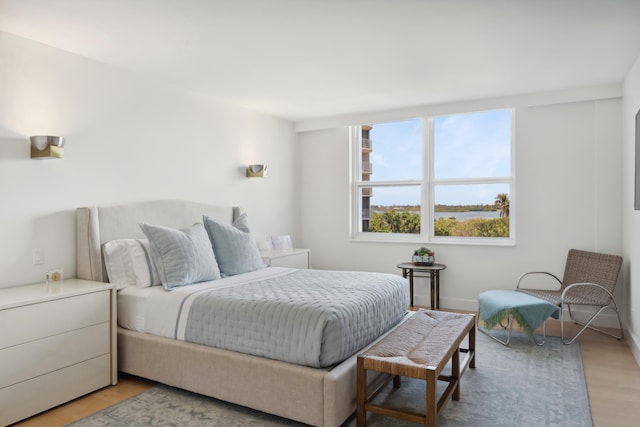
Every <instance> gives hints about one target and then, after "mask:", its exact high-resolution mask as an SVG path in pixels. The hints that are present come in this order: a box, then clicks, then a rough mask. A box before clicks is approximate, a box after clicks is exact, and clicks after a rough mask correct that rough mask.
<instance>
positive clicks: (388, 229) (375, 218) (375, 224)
mask: <svg viewBox="0 0 640 427" xmlns="http://www.w3.org/2000/svg"><path fill="white" fill-rule="evenodd" d="M369 229H370V230H371V231H372V232H375V233H405V234H407V233H408V234H419V233H420V214H417V213H411V212H409V211H407V210H405V211H402V212H400V213H398V212H396V211H395V210H393V209H387V210H386V212H385V213H382V214H381V213H377V212H374V213H373V215H372V216H371V221H370V223H369Z"/></svg>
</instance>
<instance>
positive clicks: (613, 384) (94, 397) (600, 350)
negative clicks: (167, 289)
mask: <svg viewBox="0 0 640 427" xmlns="http://www.w3.org/2000/svg"><path fill="white" fill-rule="evenodd" d="M573 327H574V325H571V326H570V328H573ZM559 331H560V327H559V322H558V321H556V320H552V319H550V320H548V321H547V334H548V335H556V336H557V335H559ZM579 340H580V349H581V353H582V362H583V365H584V371H585V377H586V381H587V390H588V393H589V403H590V405H591V416H592V418H593V424H594V426H596V427H613V426H631V425H639V423H640V367H639V366H638V364H637V363H636V361H635V359H634V357H633V355H632V354H631V351H630V350H629V347H628V346H627V344H626V343H625V342H624V341H618V340H616V339H613V338H610V337H607V336H605V335H602V334H599V333H596V332H593V331H587V332H585V333H584V334H583V335H582V336H581V337H580V338H579ZM496 345H500V344H498V343H496ZM153 384H154V383H153V382H151V381H148V380H144V379H141V378H137V377H133V376H129V375H126V374H121V375H120V379H119V383H118V385H116V386H111V387H106V388H104V389H101V390H98V391H96V392H94V393H92V394H89V395H87V396H84V397H81V398H79V399H76V400H74V401H72V402H69V403H67V404H65V405H61V406H59V407H57V408H54V409H51V410H49V411H47V412H44V413H42V414H40V415H36V416H34V417H31V418H29V419H27V420H24V421H22V422H20V423H17V424H14V426H19V427H55V426H64V425H66V424H68V423H71V422H73V421H76V420H78V419H81V418H83V417H86V416H88V415H90V414H92V413H94V412H97V411H99V410H101V409H103V408H106V407H108V406H111V405H113V404H115V403H117V402H119V401H121V400H124V399H126V398H128V397H130V396H133V395H135V394H138V393H140V392H142V391H144V390H146V389H147V388H149V387H152V386H153Z"/></svg>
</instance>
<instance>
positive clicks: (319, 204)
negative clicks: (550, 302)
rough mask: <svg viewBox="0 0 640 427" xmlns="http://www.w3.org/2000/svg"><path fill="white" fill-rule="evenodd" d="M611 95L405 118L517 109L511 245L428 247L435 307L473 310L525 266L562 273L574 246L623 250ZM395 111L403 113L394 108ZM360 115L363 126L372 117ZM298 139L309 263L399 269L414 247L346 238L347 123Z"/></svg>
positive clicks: (617, 125)
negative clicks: (435, 277) (437, 274)
mask: <svg viewBox="0 0 640 427" xmlns="http://www.w3.org/2000/svg"><path fill="white" fill-rule="evenodd" d="M608 92H612V93H616V95H615V96H614V97H613V98H612V99H601V100H591V101H587V100H584V99H588V98H589V96H588V94H589V93H595V94H598V95H601V91H600V90H599V89H598V90H595V91H593V92H590V90H588V89H585V90H584V91H581V94H580V96H577V97H576V96H575V95H576V94H575V93H574V94H573V95H572V96H567V97H564V96H563V95H562V94H548V95H547V96H542V97H541V96H539V95H536V96H528V97H527V96H519V97H513V98H503V99H494V100H486V101H474V102H469V103H464V104H458V105H446V106H430V107H425V108H424V109H423V111H422V112H420V111H416V110H415V109H413V110H412V111H411V112H412V113H413V114H414V115H412V116H405V117H403V118H405V119H406V118H411V117H416V116H417V113H421V114H432V113H443V112H446V113H453V112H468V111H477V110H482V109H490V108H500V107H515V108H516V163H517V165H516V192H515V196H516V197H515V198H514V201H515V203H516V210H512V214H513V215H516V233H517V234H516V236H517V245H516V246H514V247H497V246H461V245H446V244H440V245H436V244H431V243H429V246H430V247H432V248H434V249H435V252H436V260H437V261H438V262H442V263H444V264H446V265H447V269H446V270H445V271H444V272H443V273H442V274H441V306H443V307H447V308H457V309H476V308H477V303H476V301H477V295H478V294H479V293H480V292H482V291H485V290H489V289H500V288H503V289H512V288H514V287H515V284H516V281H517V279H518V277H519V275H520V274H521V273H523V272H525V271H532V270H540V269H543V270H547V271H551V272H554V273H557V274H558V275H560V276H561V275H562V273H563V268H564V261H565V258H566V254H567V250H568V249H570V248H580V249H585V250H596V251H601V252H608V253H614V254H620V253H622V227H621V222H622V214H621V206H622V199H621V180H622V174H621V156H622V154H621V149H622V142H621V139H622V136H621V100H620V97H619V95H620V92H621V88H620V87H618V89H617V90H616V89H615V88H614V89H613V90H612V91H608ZM563 98H566V102H563ZM545 100H546V102H548V101H552V102H553V103H552V104H549V103H546V102H545ZM391 116H393V118H394V119H398V118H400V116H399V114H398V112H391V113H390V114H389V117H391ZM361 119H362V121H360V122H359V123H369V122H371V121H372V120H367V118H366V117H361ZM373 122H374V123H375V120H373ZM355 123H358V122H355ZM299 138H300V142H301V171H302V172H301V175H302V176H301V186H302V198H301V200H302V203H301V221H302V224H301V225H302V226H301V237H302V244H303V245H304V246H306V247H309V248H310V249H311V253H312V259H313V265H314V267H316V268H327V269H359V270H372V271H381V272H389V273H395V274H398V273H399V270H398V269H397V268H396V265H397V264H398V263H399V262H404V261H409V260H410V256H411V254H412V252H413V250H414V249H415V247H416V245H415V244H399V243H370V242H353V241H350V240H349V231H348V230H349V203H350V199H349V186H348V185H347V184H348V182H349V164H350V162H349V142H348V139H349V137H348V128H347V127H345V126H338V127H335V128H329V129H316V130H309V131H306V132H301V133H300V137H299ZM374 144H375V141H374ZM374 147H375V145H374ZM425 285H426V284H425V283H423V284H422V285H421V287H419V288H418V289H417V290H416V294H417V295H416V303H417V304H423V305H426V304H428V302H429V301H428V297H427V294H428V290H427V289H426V286H425Z"/></svg>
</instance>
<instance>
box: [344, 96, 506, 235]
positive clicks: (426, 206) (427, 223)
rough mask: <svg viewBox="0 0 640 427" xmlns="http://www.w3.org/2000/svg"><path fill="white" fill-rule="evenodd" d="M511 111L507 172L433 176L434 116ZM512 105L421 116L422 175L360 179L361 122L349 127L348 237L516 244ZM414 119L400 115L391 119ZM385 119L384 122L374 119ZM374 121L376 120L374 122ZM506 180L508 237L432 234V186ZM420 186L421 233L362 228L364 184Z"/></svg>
mask: <svg viewBox="0 0 640 427" xmlns="http://www.w3.org/2000/svg"><path fill="white" fill-rule="evenodd" d="M500 110H508V111H509V112H510V118H511V120H510V121H511V123H510V136H511V138H510V139H511V140H510V163H511V164H510V171H511V175H508V176H490V177H470V178H444V179H435V177H434V141H433V139H434V120H435V118H437V117H447V116H456V115H465V114H474V113H483V112H491V111H500ZM515 115H516V111H515V108H495V109H487V110H478V111H470V112H462V113H449V114H437V115H436V114H434V115H429V116H426V117H422V118H417V119H419V120H422V153H423V154H422V179H416V180H394V181H365V180H363V179H362V126H363V125H356V126H351V127H350V135H349V136H350V145H351V150H350V153H351V157H352V161H351V173H350V179H351V185H350V216H351V221H350V239H351V240H352V241H365V242H396V243H424V242H427V243H437V244H461V245H490V246H514V245H515V244H516V194H515V193H516V191H515V166H516V161H515ZM405 120H415V118H413V119H400V120H394V121H405ZM377 123H384V122H377ZM373 124H374V125H375V124H376V123H373ZM474 184H507V185H508V186H509V193H508V194H509V237H460V236H435V230H434V228H435V227H434V221H435V189H436V187H437V186H443V185H474ZM391 186H419V187H420V233H419V234H409V233H406V234H405V233H376V232H365V231H362V229H361V226H362V221H363V217H362V195H361V192H360V189H361V188H363V187H372V188H375V187H391Z"/></svg>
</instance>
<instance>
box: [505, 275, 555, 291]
mask: <svg viewBox="0 0 640 427" xmlns="http://www.w3.org/2000/svg"><path fill="white" fill-rule="evenodd" d="M530 274H546V275H547V276H551V277H553V278H554V279H556V281H557V282H558V284H559V285H562V280H560V279H558V276H556V275H555V274H552V273H549V272H547V271H529V272H527V273H524V274H523V275H521V276H520V277H519V278H518V285H517V286H516V289H519V288H520V282H521V281H522V279H524V278H525V277H526V276H529V275H530ZM523 289H526V288H523Z"/></svg>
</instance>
